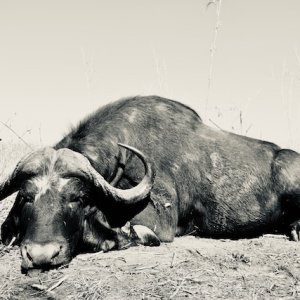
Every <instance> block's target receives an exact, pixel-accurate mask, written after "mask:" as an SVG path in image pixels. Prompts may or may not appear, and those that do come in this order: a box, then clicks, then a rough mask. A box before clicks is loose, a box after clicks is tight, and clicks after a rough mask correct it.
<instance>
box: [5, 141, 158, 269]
mask: <svg viewBox="0 0 300 300" xmlns="http://www.w3.org/2000/svg"><path fill="white" fill-rule="evenodd" d="M120 145H121V146H122V147H124V148H127V149H129V150H130V151H132V152H133V153H134V154H135V155H137V156H138V157H139V158H140V159H141V160H142V162H143V164H144V167H145V170H146V172H145V176H144V178H143V179H142V180H141V182H140V183H139V184H138V185H136V186H135V187H133V188H130V189H127V190H122V189H119V188H116V187H114V186H113V185H111V184H110V183H108V182H107V181H106V180H105V179H104V178H103V177H102V176H101V175H100V174H99V173H98V172H97V171H96V170H95V169H94V168H93V166H92V165H91V164H90V162H89V160H88V159H87V158H86V157H85V156H83V155H82V154H80V153H78V152H74V151H72V150H70V149H67V148H63V149H59V150H55V149H53V148H45V149H42V150H38V151H36V152H33V153H31V154H29V155H27V156H26V157H25V158H23V159H22V160H21V161H20V162H19V163H18V165H17V166H16V168H15V170H14V171H13V173H12V174H11V175H9V176H8V178H7V179H6V180H5V181H4V182H3V183H0V200H2V199H4V198H6V197H7V196H9V195H10V194H12V193H14V192H16V191H18V194H17V197H16V200H15V203H14V205H13V207H12V209H11V211H10V213H9V215H8V217H7V219H6V221H5V222H4V223H3V225H2V228H1V235H2V240H3V242H4V243H6V244H8V243H9V242H10V241H11V240H12V239H13V238H16V240H17V242H19V243H20V246H21V255H22V268H23V269H24V270H28V269H31V268H49V267H53V266H59V265H62V264H66V263H68V262H69V261H70V260H71V259H72V257H73V256H74V255H75V254H76V252H78V251H80V250H85V251H99V250H103V251H107V250H110V249H113V248H120V247H122V246H123V245H124V244H126V242H128V240H129V239H128V237H130V236H131V234H132V233H131V229H130V228H127V229H128V230H121V227H122V226H124V224H125V223H126V221H128V220H129V219H130V218H132V217H133V216H134V215H135V214H137V213H139V212H140V211H141V210H142V209H143V208H144V207H145V206H146V205H147V202H148V199H149V197H148V196H149V193H150V190H151V188H152V185H153V181H154V177H155V175H154V171H153V170H152V167H151V165H150V164H149V163H148V162H147V161H146V158H145V156H144V154H142V153H141V152H140V151H138V150H137V149H135V148H133V147H129V146H126V145H123V144H120Z"/></svg>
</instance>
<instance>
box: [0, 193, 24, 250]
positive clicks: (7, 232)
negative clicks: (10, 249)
mask: <svg viewBox="0 0 300 300" xmlns="http://www.w3.org/2000/svg"><path fill="white" fill-rule="evenodd" d="M20 209H21V204H20V202H19V201H18V197H17V199H16V200H15V203H14V205H13V207H12V208H11V210H10V212H9V214H8V216H7V217H6V219H5V221H4V222H3V224H2V225H1V240H2V243H3V244H4V245H9V244H10V243H11V242H12V241H13V239H14V238H15V241H14V244H18V242H19V237H20Z"/></svg>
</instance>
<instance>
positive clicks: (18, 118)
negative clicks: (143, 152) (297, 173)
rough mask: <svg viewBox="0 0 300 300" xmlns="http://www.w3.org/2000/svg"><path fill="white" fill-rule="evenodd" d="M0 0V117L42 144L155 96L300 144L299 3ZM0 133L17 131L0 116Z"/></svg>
mask: <svg viewBox="0 0 300 300" xmlns="http://www.w3.org/2000/svg"><path fill="white" fill-rule="evenodd" d="M207 3H208V1H204V0H164V1H162V0H106V1H103V0H95V1H91V0H85V1H75V0H72V1H71V0H68V1H67V0H51V1H50V0H48V1H43V0H36V1H32V0H26V1H22V0H10V1H8V0H7V1H5V0H0V103H1V107H0V121H2V122H4V123H6V124H8V125H9V126H11V128H13V129H14V130H15V131H16V132H17V133H18V134H19V135H20V136H22V137H23V138H24V139H25V140H26V141H27V142H29V143H37V144H41V145H49V144H50V145H51V144H52V143H55V142H56V141H58V140H59V139H60V138H61V137H62V135H63V134H64V133H66V132H68V128H69V127H70V126H71V124H73V125H75V124H76V123H77V122H78V121H79V120H80V119H82V118H83V117H84V116H85V115H86V114H88V113H89V112H92V111H93V110H95V109H96V108H98V107H99V106H102V105H103V104H105V103H108V102H110V101H113V100H117V99H119V98H122V97H128V96H134V95H149V94H157V95H161V96H164V97H168V98H171V99H174V100H177V101H181V102H183V103H185V104H187V105H189V106H191V107H192V108H194V109H195V110H196V111H197V112H198V113H199V114H200V115H201V116H202V118H203V119H204V120H205V123H207V124H208V125H210V126H212V127H214V126H216V125H214V124H213V123H215V124H217V125H218V126H220V127H221V128H223V129H226V130H230V131H234V132H236V133H243V134H247V135H248V136H252V137H257V138H263V139H265V140H269V141H273V142H275V143H277V144H279V145H280V146H282V147H291V148H293V149H295V150H298V151H300V17H299V13H300V1H299V0H263V1H262V0H222V6H221V13H220V19H221V26H220V27H219V30H218V36H217V40H216V41H217V43H216V52H215V58H214V62H213V64H214V68H213V76H212V85H211V92H210V95H209V98H208V106H207V110H206V109H205V103H206V99H207V95H208V78H209V68H210V47H211V44H212V41H213V38H214V27H215V24H216V6H214V5H211V6H209V8H208V9H206V4H207ZM0 137H2V139H3V140H4V141H10V140H15V139H16V137H14V135H13V134H12V133H11V132H9V130H8V129H7V128H6V127H4V126H3V125H2V124H1V123H0Z"/></svg>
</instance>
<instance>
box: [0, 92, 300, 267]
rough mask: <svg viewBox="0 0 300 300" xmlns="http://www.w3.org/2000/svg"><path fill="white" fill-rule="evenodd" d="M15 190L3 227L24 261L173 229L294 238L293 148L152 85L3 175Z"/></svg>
mask: <svg viewBox="0 0 300 300" xmlns="http://www.w3.org/2000/svg"><path fill="white" fill-rule="evenodd" d="M14 192H18V193H17V196H16V199H15V202H14V204H13V206H12V208H11V210H10V212H9V215H8V216H7V218H6V220H5V221H4V223H3V224H2V227H1V237H2V241H3V243H4V244H9V243H10V242H11V240H12V239H14V240H15V244H19V245H20V248H21V256H22V264H21V266H22V269H23V270H25V271H26V270H29V269H33V268H40V269H47V268H51V267H57V266H60V265H65V264H67V263H69V262H70V261H71V259H72V257H74V256H75V255H76V254H78V253H81V252H96V251H104V252H105V251H109V250H113V249H123V248H126V247H129V246H130V245H136V244H143V245H152V246H156V245H159V244H160V242H171V241H173V239H174V237H175V236H181V235H187V234H194V235H198V236H200V237H211V238H230V239H237V238H250V237H254V236H258V235H261V234H263V233H272V232H280V233H284V234H288V235H290V236H291V238H292V239H293V240H295V241H297V240H298V238H299V228H300V226H299V225H300V223H299V222H298V220H299V216H300V155H299V154H298V153H296V152H294V151H292V150H288V149H281V148H280V147H278V146H276V145H275V144H272V143H269V142H265V141H261V140H257V139H253V138H249V137H245V136H241V135H237V134H233V133H230V132H226V131H223V130H217V129H213V128H210V127H208V126H207V125H205V124H204V123H203V122H202V120H201V118H200V117H199V115H198V114H197V113H196V112H195V111H194V110H192V109H191V108H189V107H187V106H185V105H183V104H180V103H179V102H175V101H172V100H168V99H164V98H161V97H157V96H148V97H133V98H127V99H122V100H119V101H117V102H114V103H111V104H108V105H106V106H104V107H102V108H100V109H99V110H97V111H96V112H94V113H92V114H91V115H89V116H88V117H86V118H85V119H84V120H83V121H82V122H80V124H79V125H78V126H77V127H76V128H73V129H72V130H71V131H70V132H69V134H67V135H66V136H64V137H63V138H62V140H61V141H59V142H58V143H57V144H56V145H54V146H53V147H49V148H43V149H40V150H37V151H35V152H33V153H30V154H28V155H27V156H25V157H24V158H23V159H21V161H20V162H19V163H18V164H17V166H16V167H15V169H14V171H13V172H12V174H9V176H8V178H7V179H6V180H4V181H3V182H2V183H0V200H2V199H4V198H6V197H8V196H9V195H11V194H12V193H14Z"/></svg>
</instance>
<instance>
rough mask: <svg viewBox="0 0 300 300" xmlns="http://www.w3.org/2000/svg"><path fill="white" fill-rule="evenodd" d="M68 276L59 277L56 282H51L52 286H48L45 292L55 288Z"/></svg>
mask: <svg viewBox="0 0 300 300" xmlns="http://www.w3.org/2000/svg"><path fill="white" fill-rule="evenodd" d="M67 278H68V276H64V277H63V278H61V279H60V280H59V281H58V282H57V283H55V284H53V285H52V286H50V287H49V288H48V289H47V292H51V291H53V290H54V289H56V288H57V287H59V286H60V285H61V284H62V283H63V282H64V281H65V280H66V279H67Z"/></svg>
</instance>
